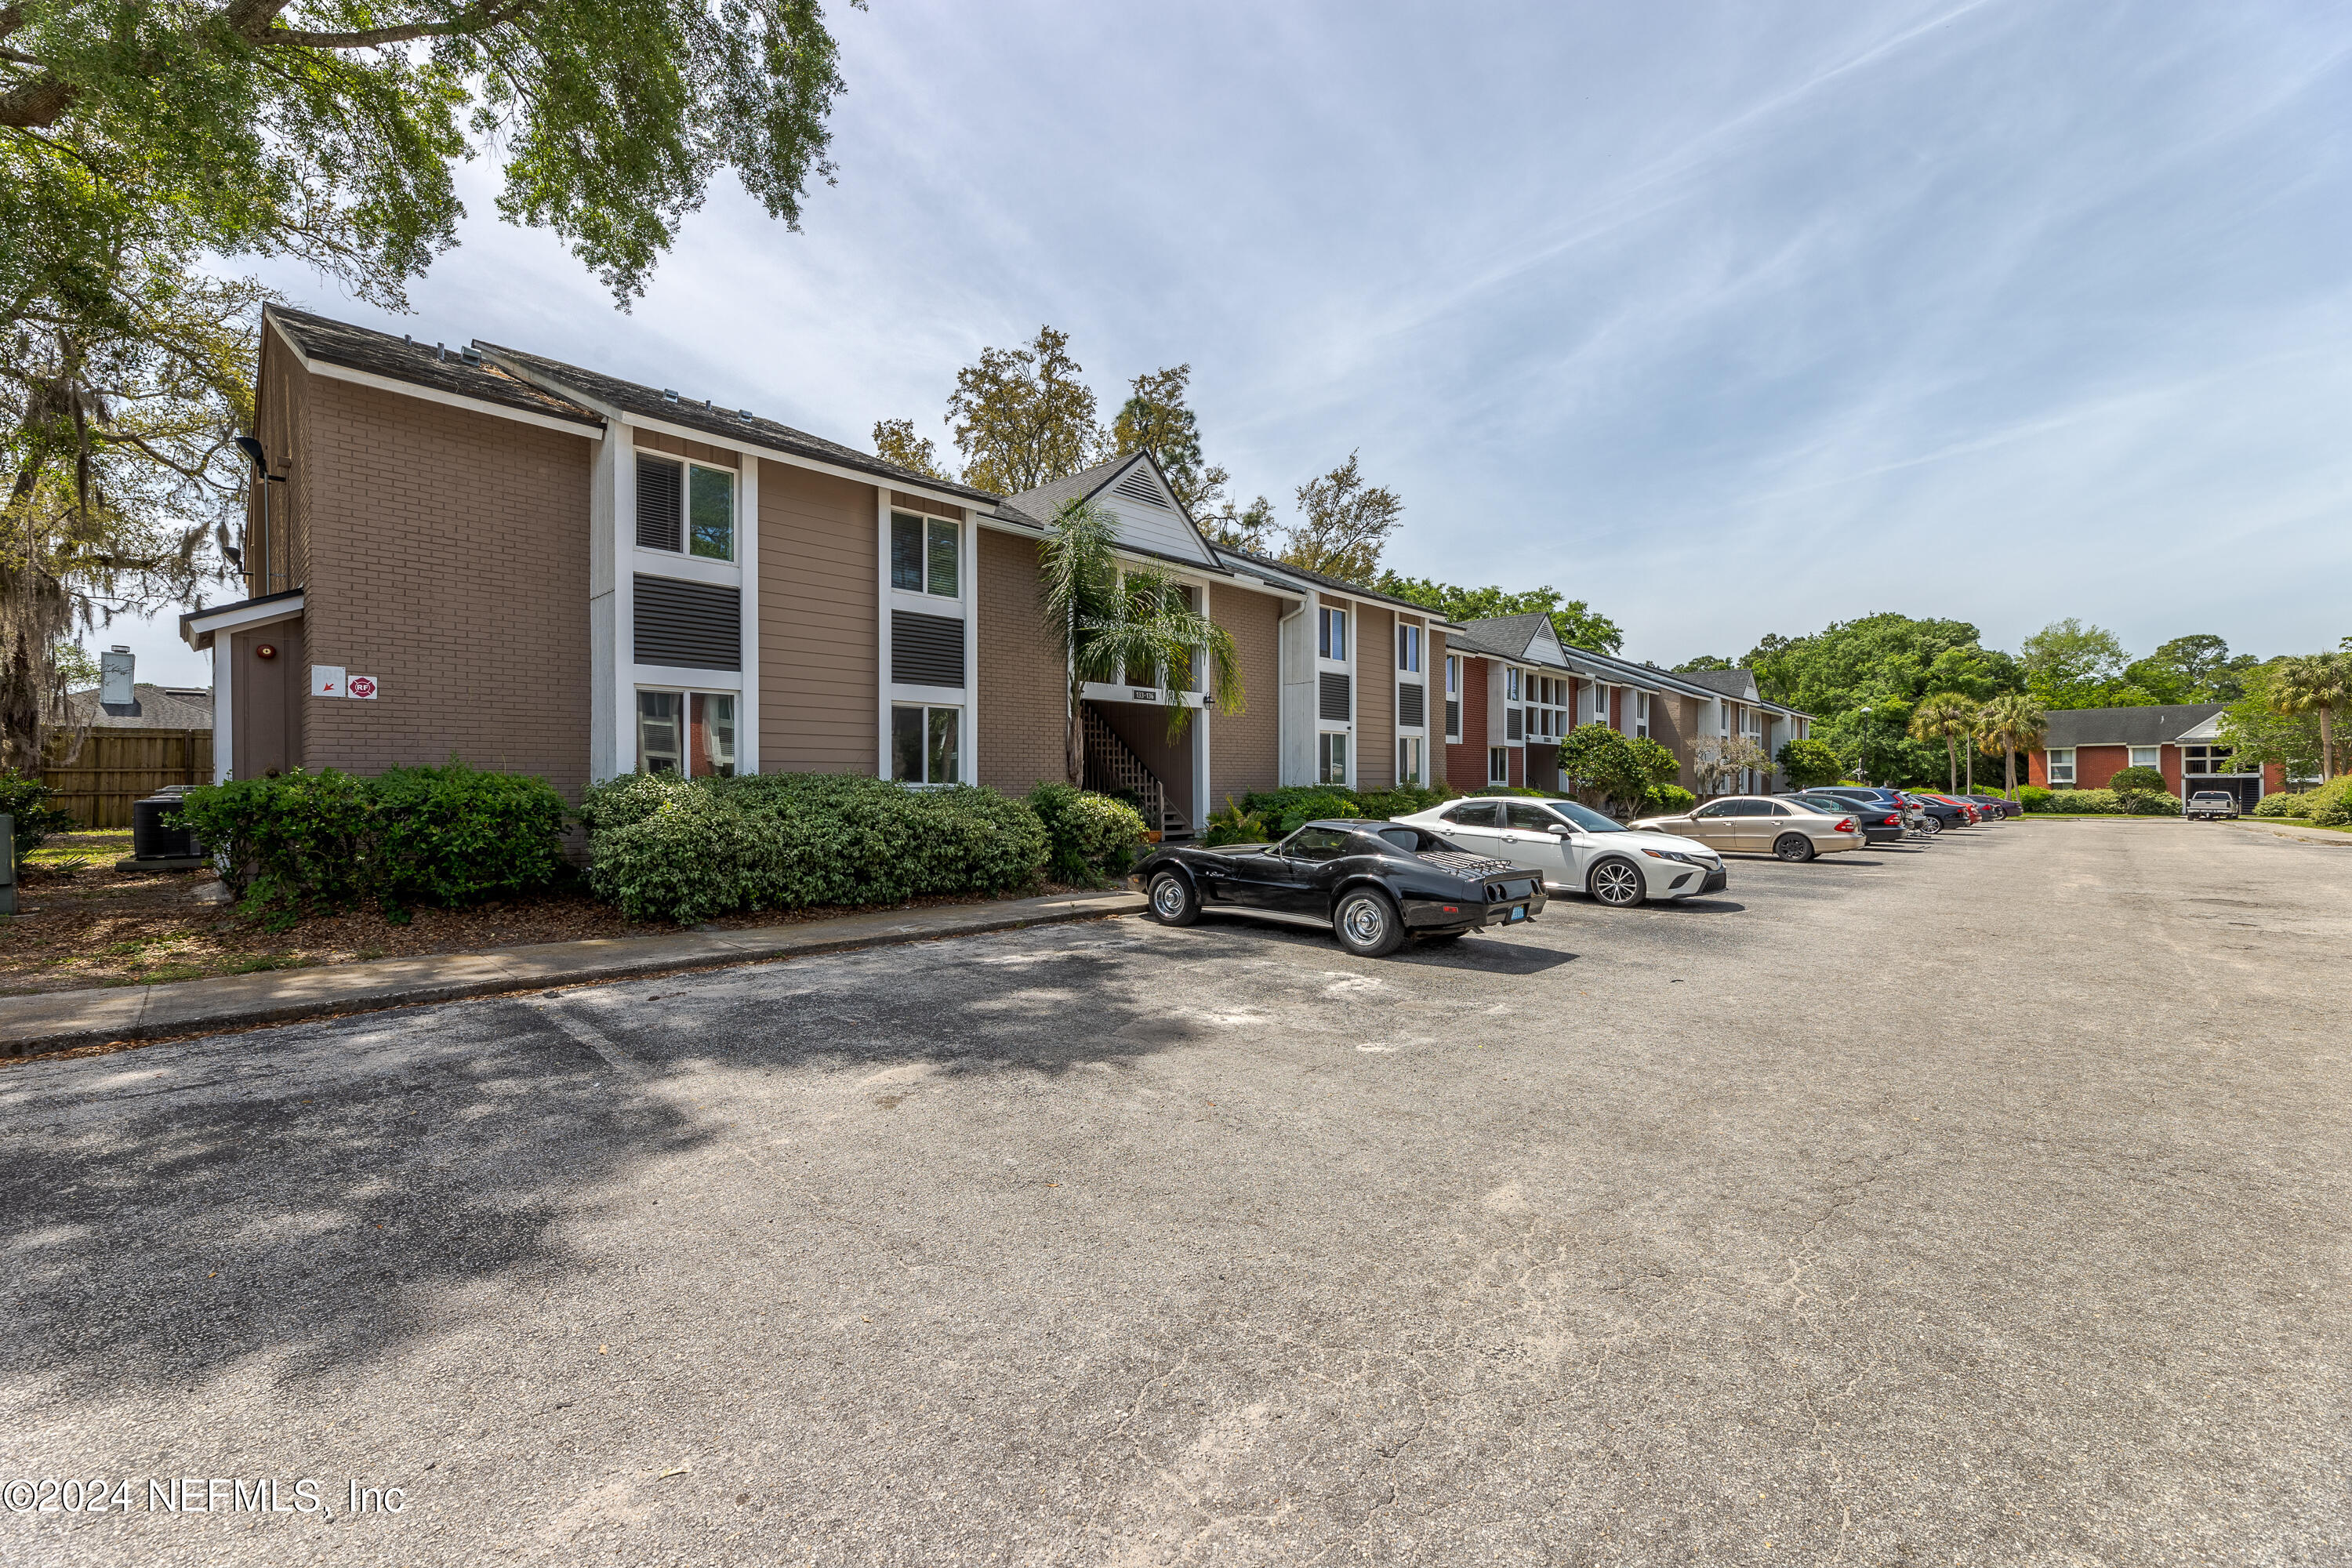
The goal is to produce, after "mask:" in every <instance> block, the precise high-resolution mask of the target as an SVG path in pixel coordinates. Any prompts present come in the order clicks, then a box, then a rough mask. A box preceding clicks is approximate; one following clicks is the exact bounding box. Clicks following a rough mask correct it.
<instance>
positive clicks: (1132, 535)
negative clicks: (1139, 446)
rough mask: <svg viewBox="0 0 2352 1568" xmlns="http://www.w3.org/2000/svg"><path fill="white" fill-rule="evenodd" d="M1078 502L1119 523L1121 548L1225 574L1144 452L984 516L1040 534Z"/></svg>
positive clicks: (1014, 499) (1084, 471) (1054, 482)
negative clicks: (1097, 508) (1094, 506)
mask: <svg viewBox="0 0 2352 1568" xmlns="http://www.w3.org/2000/svg"><path fill="white" fill-rule="evenodd" d="M1083 500H1091V501H1093V502H1095V503H1096V504H1097V505H1098V506H1100V507H1102V508H1103V509H1104V510H1108V512H1109V513H1110V514H1111V515H1112V516H1113V517H1114V518H1116V519H1117V520H1118V542H1119V548H1120V549H1122V550H1130V551H1133V552H1136V553H1138V554H1141V555H1150V556H1154V557H1157V558H1158V559H1160V560H1162V561H1173V562H1177V563H1181V564H1183V565H1187V566H1205V567H1207V568H1209V569H1210V570H1211V571H1213V572H1218V573H1223V571H1225V563H1223V562H1222V561H1220V560H1219V559H1218V558H1217V548H1216V546H1215V545H1213V544H1211V543H1210V542H1209V540H1208V536H1207V535H1206V534H1203V533H1202V531H1201V529H1200V525H1199V524H1197V523H1195V522H1194V521H1192V513H1191V512H1189V511H1187V510H1185V508H1184V503H1183V501H1181V500H1179V499H1178V498H1177V495H1176V489H1175V487H1174V486H1172V485H1171V484H1170V483H1169V482H1168V476H1167V475H1166V474H1165V473H1164V472H1162V471H1161V469H1160V462H1159V459H1157V458H1154V457H1152V455H1151V454H1150V453H1149V452H1126V453H1122V454H1121V455H1119V456H1118V457H1116V458H1109V459H1108V460H1106V461H1104V462H1100V463H1097V464H1095V465H1094V466H1093V467H1092V468H1081V469H1079V470H1078V471H1077V472H1076V473H1075V474H1068V475H1065V476H1064V477H1063V478H1061V479H1048V480H1046V481H1045V483H1044V484H1042V485H1039V486H1037V487H1036V488H1035V489H1026V490H1023V491H1022V492H1021V493H1020V494H1019V495H1017V496H1010V497H1007V498H1006V499H1005V500H1003V501H1001V502H999V503H998V505H997V508H996V510H994V511H993V512H992V513H990V514H989V515H990V516H992V517H995V518H999V519H1002V520H1004V521H1013V522H1018V523H1023V524H1025V525H1027V526H1028V527H1031V528H1034V529H1037V530H1040V531H1043V530H1044V529H1045V526H1046V525H1047V524H1048V523H1050V522H1052V521H1053V520H1054V516H1055V513H1056V512H1058V511H1060V510H1062V508H1063V507H1065V506H1066V505H1068V504H1069V503H1070V502H1072V501H1083Z"/></svg>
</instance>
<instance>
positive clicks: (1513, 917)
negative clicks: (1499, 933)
mask: <svg viewBox="0 0 2352 1568" xmlns="http://www.w3.org/2000/svg"><path fill="white" fill-rule="evenodd" d="M1527 918H1528V910H1527V906H1526V905H1525V904H1522V905H1520V906H1519V907H1518V908H1517V909H1515V910H1512V911H1511V912H1510V913H1509V914H1507V915H1505V916H1504V917H1503V923H1504V924H1505V925H1516V924H1517V922H1519V921H1523V920H1525V919H1527Z"/></svg>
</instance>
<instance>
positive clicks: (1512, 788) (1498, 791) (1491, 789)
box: [1470, 784, 1559, 800]
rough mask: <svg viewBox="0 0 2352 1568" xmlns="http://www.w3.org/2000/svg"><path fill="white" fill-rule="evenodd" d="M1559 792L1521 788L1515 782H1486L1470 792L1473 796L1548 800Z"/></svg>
mask: <svg viewBox="0 0 2352 1568" xmlns="http://www.w3.org/2000/svg"><path fill="white" fill-rule="evenodd" d="M1470 794H1471V795H1472V796H1474V797H1476V796H1480V795H1498V796H1503V797H1507V798H1508V799H1511V800H1550V799H1552V798H1553V797H1555V796H1556V795H1559V791H1558V790H1549V789H1521V788H1520V787H1519V786H1518V785H1517V784H1488V785H1486V787H1485V788H1483V789H1474V790H1472V791H1471V792H1470Z"/></svg>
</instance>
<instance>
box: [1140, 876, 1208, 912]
mask: <svg viewBox="0 0 2352 1568" xmlns="http://www.w3.org/2000/svg"><path fill="white" fill-rule="evenodd" d="M1151 918H1152V919H1153V920H1156V921H1159V922H1160V924H1161V925H1164V926H1188V925H1191V924H1192V922H1193V921H1197V920H1199V919H1200V918H1201V895H1200V894H1198V893H1196V892H1194V891H1193V890H1192V883H1190V882H1188V881H1186V880H1185V879H1183V878H1181V877H1180V876H1178V875H1177V874H1176V873H1175V872H1173V871H1162V872H1160V875H1158V876H1157V877H1154V878H1152V879H1151Z"/></svg>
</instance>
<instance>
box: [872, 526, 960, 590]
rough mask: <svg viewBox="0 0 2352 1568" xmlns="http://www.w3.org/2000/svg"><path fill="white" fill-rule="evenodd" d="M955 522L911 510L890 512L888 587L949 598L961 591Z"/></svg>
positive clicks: (958, 532)
mask: <svg viewBox="0 0 2352 1568" xmlns="http://www.w3.org/2000/svg"><path fill="white" fill-rule="evenodd" d="M962 533H963V530H962V529H961V528H959V527H958V526H957V525H956V524H954V523H952V522H950V521H946V520H945V519H944V518H937V517H917V516H916V515H915V514H914V513H912V512H908V511H894V512H892V513H891V514H890V586H892V587H893V588H896V589H898V591H899V592H900V593H905V594H937V595H940V597H941V598H946V599H952V598H955V597H957V596H958V595H960V594H961V593H962V591H963V590H962V588H961V586H960V584H961V572H960V571H959V566H960V564H961V543H962V540H961V535H962Z"/></svg>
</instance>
